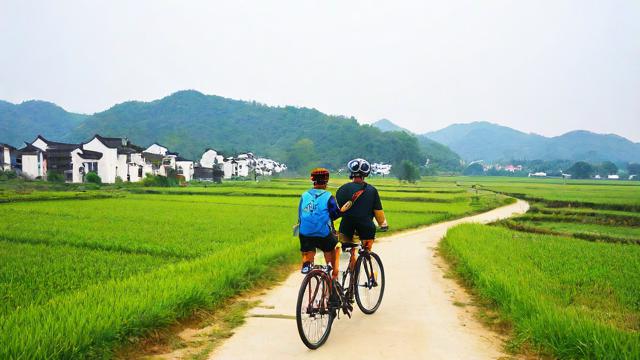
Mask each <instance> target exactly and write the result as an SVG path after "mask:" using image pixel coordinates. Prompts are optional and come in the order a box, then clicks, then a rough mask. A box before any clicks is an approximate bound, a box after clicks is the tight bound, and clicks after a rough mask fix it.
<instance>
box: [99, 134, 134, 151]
mask: <svg viewBox="0 0 640 360" xmlns="http://www.w3.org/2000/svg"><path fill="white" fill-rule="evenodd" d="M94 137H95V138H96V139H98V140H100V142H102V143H103V144H105V145H106V146H107V147H109V148H112V149H117V150H118V154H135V153H141V152H142V151H143V150H144V149H143V148H141V147H140V146H138V145H134V144H132V143H131V141H129V139H122V138H111V137H104V136H100V135H98V134H96V135H95V136H94ZM123 140H124V141H123ZM123 142H124V145H123Z"/></svg>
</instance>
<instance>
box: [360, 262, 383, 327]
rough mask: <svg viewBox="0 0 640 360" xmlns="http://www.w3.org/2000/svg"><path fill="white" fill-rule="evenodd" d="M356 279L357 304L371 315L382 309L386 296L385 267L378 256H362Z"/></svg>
mask: <svg viewBox="0 0 640 360" xmlns="http://www.w3.org/2000/svg"><path fill="white" fill-rule="evenodd" d="M354 278H355V292H356V294H355V295H356V303H358V307H359V308H360V310H361V311H362V312H363V313H365V314H367V315H371V314H373V313H374V312H376V310H378V308H379V307H380V303H382V296H383V295H384V286H385V279H384V267H383V266H382V260H380V257H379V256H378V254H375V253H369V254H365V255H362V256H360V257H359V258H358V262H357V263H356V273H355V274H354Z"/></svg>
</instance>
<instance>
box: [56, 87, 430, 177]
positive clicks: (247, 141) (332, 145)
mask: <svg viewBox="0 0 640 360" xmlns="http://www.w3.org/2000/svg"><path fill="white" fill-rule="evenodd" d="M94 133H99V134H101V135H104V136H128V137H129V138H130V139H131V140H132V141H133V142H134V143H137V144H141V145H147V144H150V143H152V142H159V143H161V144H163V145H165V146H168V147H169V148H171V149H174V150H175V151H178V152H180V153H181V154H182V155H183V156H185V157H190V158H198V157H199V155H201V154H202V152H203V151H204V150H205V149H206V148H208V147H213V148H215V149H217V150H219V151H222V152H224V153H227V154H233V153H237V152H243V151H253V152H254V153H257V154H259V155H263V156H269V157H272V158H274V159H277V160H281V161H285V162H287V163H288V164H289V165H290V166H291V167H293V168H296V167H300V168H303V167H304V168H306V167H309V166H312V165H324V166H330V167H332V168H336V167H340V166H344V164H345V163H346V162H347V161H348V160H349V159H351V158H354V157H366V158H368V159H370V160H372V161H385V162H391V163H397V162H399V161H401V160H404V159H409V160H412V161H414V162H416V163H421V162H423V161H424V159H425V157H424V155H422V153H421V152H420V149H419V145H418V141H417V139H416V138H415V137H413V136H411V135H408V134H405V133H383V132H382V131H380V130H378V129H376V128H374V127H372V126H369V125H360V124H358V122H357V121H356V120H355V119H354V118H346V117H342V116H329V115H326V114H323V113H321V112H320V111H318V110H315V109H308V108H297V107H291V106H287V107H270V106H266V105H263V104H259V103H256V102H247V101H238V100H232V99H226V98H223V97H219V96H211V95H204V94H201V93H199V92H197V91H191V90H189V91H179V92H177V93H174V94H172V95H170V96H167V97H165V98H163V99H160V100H156V101H152V102H137V101H131V102H126V103H122V104H119V105H116V106H114V107H112V108H111V109H109V110H107V111H104V112H100V113H96V114H94V115H93V116H91V117H89V118H88V119H86V120H85V121H83V122H82V123H81V124H79V126H77V127H76V128H75V129H74V130H73V131H71V132H70V134H69V135H68V137H67V138H66V140H69V141H81V140H83V139H87V138H89V137H90V136H91V135H93V134H94Z"/></svg>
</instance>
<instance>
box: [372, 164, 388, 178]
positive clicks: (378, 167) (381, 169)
mask: <svg viewBox="0 0 640 360" xmlns="http://www.w3.org/2000/svg"><path fill="white" fill-rule="evenodd" d="M371 173H372V174H373V175H382V176H387V175H389V174H391V164H383V163H373V164H371Z"/></svg>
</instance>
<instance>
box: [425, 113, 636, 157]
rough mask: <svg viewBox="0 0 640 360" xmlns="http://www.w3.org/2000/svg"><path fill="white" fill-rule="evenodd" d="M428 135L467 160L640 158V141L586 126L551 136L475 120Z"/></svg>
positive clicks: (427, 135)
mask: <svg viewBox="0 0 640 360" xmlns="http://www.w3.org/2000/svg"><path fill="white" fill-rule="evenodd" d="M424 136H426V137H428V138H430V139H433V140H435V141H437V142H439V143H442V144H445V145H447V146H449V147H450V148H451V149H452V150H453V151H455V152H457V153H458V154H460V156H462V157H463V158H464V159H465V160H467V161H473V160H484V161H487V162H494V161H500V160H504V161H509V160H514V159H516V160H557V159H564V160H572V161H577V160H583V161H588V162H601V161H605V160H610V161H614V162H638V161H640V144H638V143H633V142H631V141H629V140H628V139H625V138H623V137H621V136H618V135H612V134H595V133H592V132H589V131H584V130H578V131H572V132H569V133H566V134H564V135H561V136H556V137H550V138H549V137H544V136H541V135H536V134H526V133H524V132H521V131H518V130H514V129H511V128H509V127H506V126H500V125H496V124H492V123H488V122H473V123H469V124H454V125H451V126H448V127H446V128H444V129H441V130H438V131H434V132H430V133H427V134H424Z"/></svg>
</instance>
